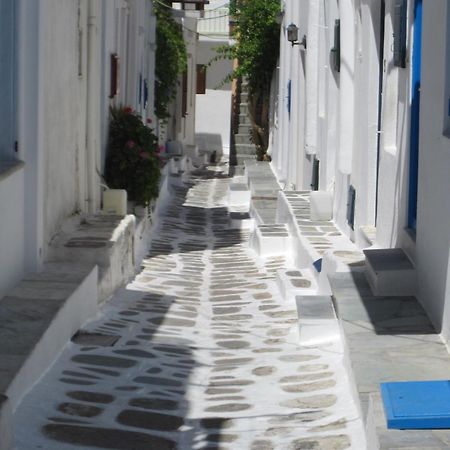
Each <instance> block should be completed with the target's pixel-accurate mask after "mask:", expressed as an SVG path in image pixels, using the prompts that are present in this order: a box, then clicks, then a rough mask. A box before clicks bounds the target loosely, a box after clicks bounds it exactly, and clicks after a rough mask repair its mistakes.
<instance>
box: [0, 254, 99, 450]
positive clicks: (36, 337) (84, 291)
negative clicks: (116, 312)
mask: <svg viewBox="0 0 450 450" xmlns="http://www.w3.org/2000/svg"><path fill="white" fill-rule="evenodd" d="M97 277H98V273H97V267H96V266H88V265H79V264H70V263H52V264H46V265H45V266H44V271H43V272H40V273H30V274H28V275H26V276H25V277H24V278H23V279H22V281H21V282H20V283H19V284H18V285H17V286H16V287H15V288H14V289H13V290H12V291H11V292H10V293H9V294H8V295H6V296H5V297H3V298H2V299H1V300H0V361H1V362H0V433H3V429H4V426H5V423H6V422H7V421H8V420H9V418H8V411H12V410H14V409H15V408H16V407H17V405H18V404H19V403H20V401H21V400H22V398H23V396H24V395H25V394H26V393H27V392H28V390H29V389H30V388H31V387H32V386H33V384H34V383H35V382H36V381H37V380H38V379H39V378H40V377H41V376H42V374H43V373H44V372H45V371H46V370H47V369H48V368H49V367H50V366H51V364H52V363H53V361H54V359H55V357H56V356H57V355H58V354H59V353H60V352H61V350H62V348H63V347H64V346H65V345H66V343H67V342H68V341H69V340H70V338H71V337H72V336H73V335H74V333H75V332H76V331H77V330H78V329H79V328H80V327H81V326H82V325H83V324H84V323H85V322H87V321H88V320H89V319H91V318H92V317H94V316H95V314H96V313H97V303H98V302H97V295H98V294H97V293H98V290H97ZM5 421H6V422H5ZM5 442H7V436H3V434H0V448H1V449H2V450H3V449H4V448H5V449H6V448H8V447H7V446H6V444H5Z"/></svg>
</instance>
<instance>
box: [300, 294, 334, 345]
mask: <svg viewBox="0 0 450 450" xmlns="http://www.w3.org/2000/svg"><path fill="white" fill-rule="evenodd" d="M295 302H296V305H297V313H298V327H299V332H300V342H301V344H302V345H320V344H326V343H331V342H335V343H336V342H340V341H341V332H340V326H339V321H338V319H337V318H336V313H335V310H334V306H333V300H332V297H331V296H330V295H298V296H296V297H295Z"/></svg>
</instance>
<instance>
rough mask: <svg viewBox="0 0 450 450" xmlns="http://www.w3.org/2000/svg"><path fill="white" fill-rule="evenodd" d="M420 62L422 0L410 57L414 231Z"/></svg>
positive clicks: (416, 9) (410, 208) (417, 4)
mask: <svg viewBox="0 0 450 450" xmlns="http://www.w3.org/2000/svg"><path fill="white" fill-rule="evenodd" d="M421 60H422V0H415V2H414V36H413V55H412V100H411V130H410V152H409V199H408V200H409V201H408V227H409V228H411V229H413V230H415V229H416V220H417V181H418V172H419V124H420V67H421Z"/></svg>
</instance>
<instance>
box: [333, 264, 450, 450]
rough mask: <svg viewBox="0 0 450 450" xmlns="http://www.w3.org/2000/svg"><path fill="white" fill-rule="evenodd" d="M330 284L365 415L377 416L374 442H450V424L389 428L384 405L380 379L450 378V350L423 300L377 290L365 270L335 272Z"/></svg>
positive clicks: (439, 445)
mask: <svg viewBox="0 0 450 450" xmlns="http://www.w3.org/2000/svg"><path fill="white" fill-rule="evenodd" d="M330 284H331V288H332V292H333V297H334V301H335V306H336V311H337V315H338V317H339V319H340V321H341V324H342V327H343V330H344V333H345V337H346V341H347V345H348V349H349V359H350V364H351V366H352V369H353V373H354V378H355V383H356V388H357V390H358V393H359V397H360V401H361V404H362V408H363V411H364V412H365V414H364V416H365V420H366V421H367V422H371V421H373V427H374V430H373V431H374V435H375V438H374V440H373V441H372V446H371V447H369V448H381V449H406V448H407V449H419V448H420V449H431V448H436V449H444V448H449V443H450V430H391V429H387V423H386V416H385V413H384V409H383V405H382V400H381V394H380V383H383V382H389V381H420V380H446V379H449V374H450V358H449V354H448V352H447V349H446V347H445V345H444V344H443V342H442V341H441V339H440V336H439V334H438V333H437V332H436V331H435V329H434V327H433V325H432V323H431V322H430V320H429V318H428V317H427V315H426V313H425V311H424V309H423V308H422V306H421V305H420V303H419V302H418V301H417V299H416V298H415V297H377V296H374V295H373V294H372V291H371V290H370V287H369V285H368V284H367V281H366V279H365V276H364V274H363V273H361V272H359V273H356V272H352V273H347V274H346V275H343V274H342V273H341V274H339V276H338V277H330ZM376 441H378V442H376Z"/></svg>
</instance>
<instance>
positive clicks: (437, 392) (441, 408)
mask: <svg viewBox="0 0 450 450" xmlns="http://www.w3.org/2000/svg"><path fill="white" fill-rule="evenodd" d="M381 395H382V397H383V403H384V411H385V414H386V418H387V427H388V428H396V429H403V430H405V429H433V428H450V380H441V381H404V382H393V383H382V384H381Z"/></svg>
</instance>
